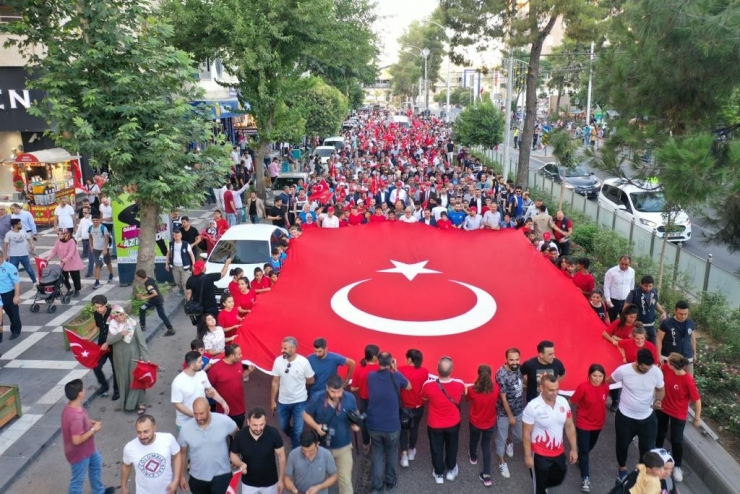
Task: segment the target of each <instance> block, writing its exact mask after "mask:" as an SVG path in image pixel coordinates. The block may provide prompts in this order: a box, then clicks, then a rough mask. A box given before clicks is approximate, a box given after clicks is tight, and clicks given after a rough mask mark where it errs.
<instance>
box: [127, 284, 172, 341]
mask: <svg viewBox="0 0 740 494" xmlns="http://www.w3.org/2000/svg"><path fill="white" fill-rule="evenodd" d="M136 279H137V280H138V281H140V282H142V283H143V284H144V293H141V292H139V291H138V290H139V289H138V288H137V293H136V298H138V299H139V300H143V301H144V303H143V304H141V307H140V308H139V323H140V324H141V330H142V331H146V311H148V310H149V309H151V308H152V307H154V308H155V309H157V314H158V315H159V318H160V319H161V320H162V322H163V323H164V326H165V327H166V328H167V331H165V333H164V335H165V336H172V335H174V334H175V330H174V329H173V328H172V323H171V322H170V320H169V319H168V318H167V314H166V313H165V312H164V297H163V296H162V294H161V293H160V292H159V287H158V286H157V282H156V280H155V279H154V278H150V277H148V276H147V274H146V271H144V270H143V269H139V270H138V271H136Z"/></svg>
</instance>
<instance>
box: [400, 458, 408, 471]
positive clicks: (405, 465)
mask: <svg viewBox="0 0 740 494" xmlns="http://www.w3.org/2000/svg"><path fill="white" fill-rule="evenodd" d="M401 467H403V468H408V467H409V456H408V455H403V456H401Z"/></svg>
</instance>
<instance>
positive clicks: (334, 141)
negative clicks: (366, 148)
mask: <svg viewBox="0 0 740 494" xmlns="http://www.w3.org/2000/svg"><path fill="white" fill-rule="evenodd" d="M324 146H332V147H334V148H335V149H336V150H337V151H341V150H342V149H344V146H345V143H344V137H342V136H335V137H327V138H326V139H324ZM317 149H318V148H317Z"/></svg>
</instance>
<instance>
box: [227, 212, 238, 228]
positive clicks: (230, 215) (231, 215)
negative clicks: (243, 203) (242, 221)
mask: <svg viewBox="0 0 740 494" xmlns="http://www.w3.org/2000/svg"><path fill="white" fill-rule="evenodd" d="M226 221H227V222H228V223H229V226H234V225H236V224H237V221H236V214H234V213H226Z"/></svg>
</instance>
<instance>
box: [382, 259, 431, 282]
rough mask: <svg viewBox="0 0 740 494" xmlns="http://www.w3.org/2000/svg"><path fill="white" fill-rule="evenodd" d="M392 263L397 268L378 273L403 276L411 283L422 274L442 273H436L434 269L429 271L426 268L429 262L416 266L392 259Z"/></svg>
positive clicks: (416, 264) (422, 262)
mask: <svg viewBox="0 0 740 494" xmlns="http://www.w3.org/2000/svg"><path fill="white" fill-rule="evenodd" d="M391 262H392V263H393V265H394V266H396V267H395V268H391V269H381V270H380V271H378V273H399V274H402V275H404V276H405V277H406V279H408V280H409V281H413V280H414V278H416V276H417V275H420V274H440V273H441V271H435V270H433V269H427V268H425V267H424V266H426V265H427V263H428V262H429V261H421V262H417V263H414V264H407V263H405V262H398V261H394V260H393V259H391Z"/></svg>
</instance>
